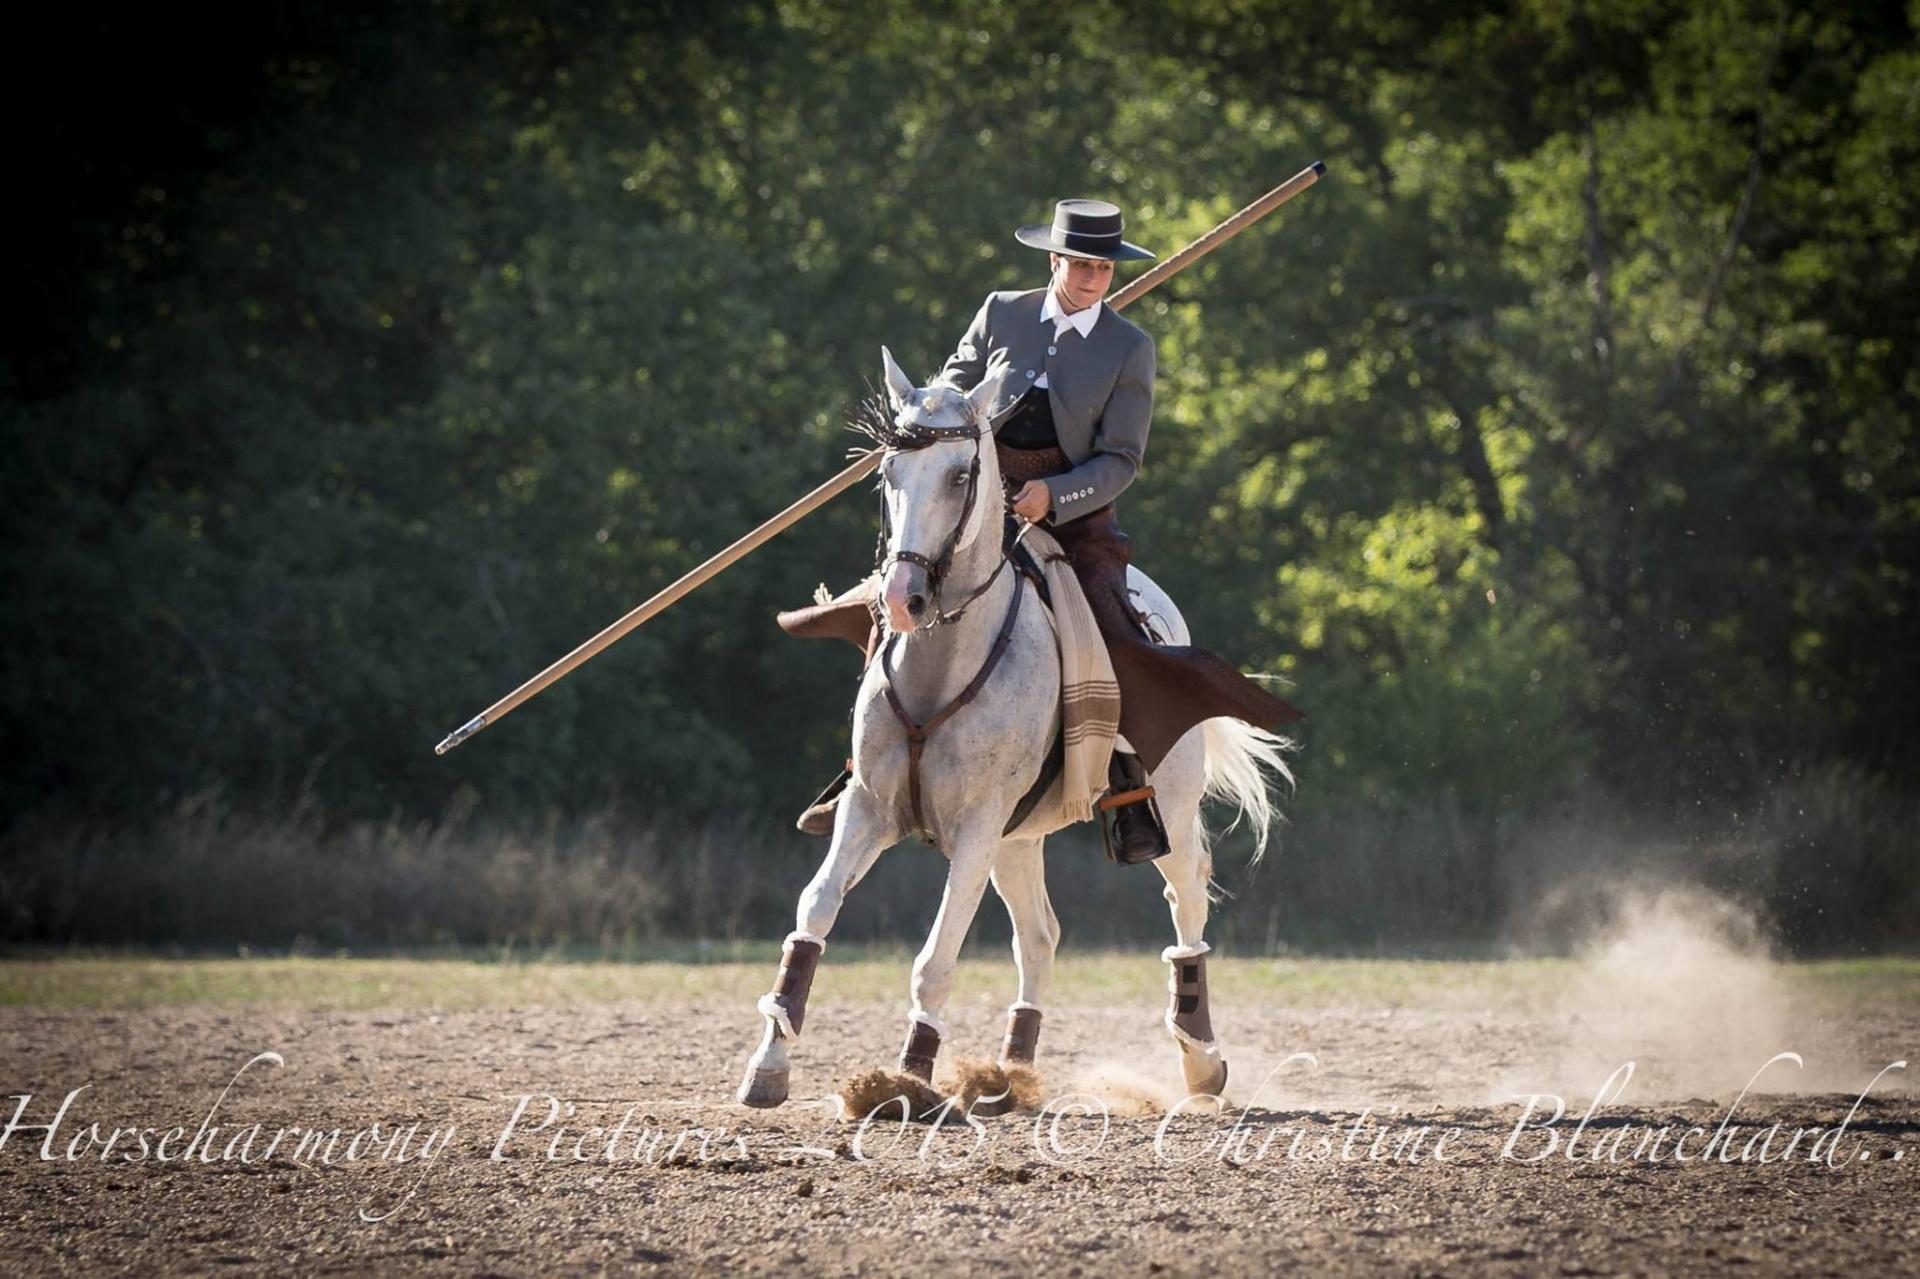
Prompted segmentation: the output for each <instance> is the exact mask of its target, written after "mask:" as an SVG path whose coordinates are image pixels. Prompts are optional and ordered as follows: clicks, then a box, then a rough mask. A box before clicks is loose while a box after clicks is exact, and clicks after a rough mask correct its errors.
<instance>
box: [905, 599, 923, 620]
mask: <svg viewBox="0 0 1920 1279" xmlns="http://www.w3.org/2000/svg"><path fill="white" fill-rule="evenodd" d="M926 611H927V597H926V596H924V595H909V596H907V615H908V616H909V617H918V616H920V614H922V613H924V612H926Z"/></svg>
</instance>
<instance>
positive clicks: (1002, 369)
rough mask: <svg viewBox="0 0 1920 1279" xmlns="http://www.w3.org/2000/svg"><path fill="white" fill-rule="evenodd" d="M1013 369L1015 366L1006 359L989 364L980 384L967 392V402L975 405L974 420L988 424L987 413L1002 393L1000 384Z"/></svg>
mask: <svg viewBox="0 0 1920 1279" xmlns="http://www.w3.org/2000/svg"><path fill="white" fill-rule="evenodd" d="M1012 369H1013V366H1012V365H1011V364H1008V363H1007V362H1005V361H1004V360H1002V361H999V362H997V363H995V364H993V365H991V366H989V367H988V369H987V373H986V376H985V377H983V378H981V379H980V384H979V385H978V386H976V387H974V388H973V389H972V390H971V391H968V392H967V403H968V404H970V405H972V406H973V416H974V420H975V421H977V422H979V423H980V424H981V425H982V426H985V425H986V424H987V414H988V413H989V412H990V411H991V410H992V408H993V401H994V398H995V397H996V396H998V395H999V394H1000V386H1001V384H1002V383H1004V382H1005V381H1006V380H1007V374H1008V373H1009V372H1010V371H1012Z"/></svg>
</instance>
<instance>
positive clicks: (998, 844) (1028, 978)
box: [738, 348, 1291, 1107]
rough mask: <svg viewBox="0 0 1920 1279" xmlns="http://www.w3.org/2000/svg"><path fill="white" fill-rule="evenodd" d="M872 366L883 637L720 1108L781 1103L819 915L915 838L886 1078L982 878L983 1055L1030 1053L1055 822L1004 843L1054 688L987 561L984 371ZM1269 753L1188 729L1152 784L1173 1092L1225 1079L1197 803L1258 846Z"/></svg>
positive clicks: (1271, 772)
mask: <svg viewBox="0 0 1920 1279" xmlns="http://www.w3.org/2000/svg"><path fill="white" fill-rule="evenodd" d="M881 355H882V360H883V363H884V366H885V373H886V389H887V398H888V400H889V401H890V402H891V404H892V407H893V410H894V413H895V414H896V417H895V433H894V435H893V437H892V439H891V440H890V445H891V447H889V448H888V449H887V453H886V458H885V460H884V462H883V463H882V464H881V468H880V474H881V480H882V484H883V486H884V491H885V500H886V510H887V515H888V527H889V530H890V533H889V539H888V542H887V557H886V560H885V562H884V565H883V583H882V584H883V591H884V601H885V605H886V621H887V630H888V632H889V637H888V641H887V644H886V647H885V648H884V649H883V650H882V651H881V653H880V655H878V656H876V657H875V659H874V660H873V661H872V662H871V663H870V664H869V666H868V668H867V672H866V676H865V678H864V680H863V681H862V683H861V686H860V692H859V700H858V703H857V705H856V707H855V710H854V722H853V780H852V782H851V783H850V784H849V786H848V787H847V789H846V791H845V793H844V794H843V795H842V797H841V800H840V803H839V806H838V811H837V813H836V816H835V822H834V830H833V843H832V846H831V847H830V848H829V849H828V852H827V856H826V860H825V861H824V862H822V864H821V866H820V869H819V871H818V873H816V874H815V875H814V877H813V880H812V882H811V883H809V884H808V885H807V887H806V891H804V892H803V893H802V894H801V895H800V902H799V909H798V911H797V917H796V921H795V929H794V932H793V933H792V934H791V935H789V936H788V938H787V941H786V947H785V953H784V955H783V957H782V960H781V970H780V975H779V979H778V981H777V982H776V983H775V986H774V990H773V992H772V993H771V994H769V995H766V996H764V997H763V998H762V999H761V1000H760V1004H759V1008H760V1011H761V1013H762V1014H763V1015H764V1016H765V1018H766V1026H765V1030H764V1033H763V1034H762V1036H761V1039H760V1043H759V1046H758V1047H757V1048H756V1049H755V1050H754V1052H753V1055H752V1056H751V1058H750V1059H749V1060H748V1062H747V1068H746V1075H745V1078H744V1079H743V1080H742V1081H741V1084H740V1089H739V1094H738V1096H739V1099H740V1100H741V1101H742V1102H744V1103H746V1104H747V1105H749V1106H763V1107H764V1106H777V1105H779V1104H781V1103H782V1102H784V1101H785V1100H786V1099H787V1093H788V1086H789V1077H790V1071H791V1060H792V1050H793V1046H794V1044H795V1043H796V1042H797V1041H798V1040H799V1038H800V1034H801V1030H802V1023H803V1020H804V1016H805V1012H806V1001H807V995H808V992H809V990H810V988H811V986H812V981H813V975H814V971H815V967H816V965H817V963H818V960H819V957H820V954H821V952H822V950H823V949H824V947H825V945H826V939H827V936H828V934H829V933H830V932H831V931H832V930H833V925H834V920H835V919H836V918H837V917H838V915H839V913H840V906H841V903H842V902H844V901H845V899H846V895H847V893H848V891H849V890H851V889H852V888H853V886H854V885H855V884H857V883H859V882H860V879H861V878H862V877H863V876H864V875H865V874H866V873H867V871H868V870H869V869H870V868H871V867H872V866H873V863H874V862H875V860H876V859H878V857H879V855H880V854H881V852H883V851H884V850H886V849H887V848H889V847H891V846H893V845H894V844H896V843H898V842H900V841H901V840H902V839H904V838H905V837H906V836H907V835H909V834H913V833H916V829H918V831H919V833H923V834H925V835H926V836H928V837H929V838H931V839H932V840H933V841H934V842H935V843H936V844H937V846H938V847H939V848H940V849H941V851H943V852H944V853H945V854H946V856H947V858H948V860H949V862H950V865H949V867H948V871H947V884H946V891H945V894H944V895H943V897H942V899H941V902H940V912H939V915H938V916H937V917H936V918H935V920H934V924H933V931H932V933H931V935H930V936H928V938H927V942H926V945H925V946H924V947H922V948H921V951H920V954H919V956H918V957H917V958H916V959H915V960H914V964H913V981H912V987H911V996H912V1003H911V1008H910V1011H909V1013H908V1037H907V1045H906V1048H905V1049H904V1050H903V1052H902V1061H901V1064H902V1068H903V1069H904V1070H907V1071H909V1072H911V1073H914V1074H917V1075H919V1076H921V1077H922V1078H927V1079H930V1078H931V1077H932V1070H933V1061H934V1057H935V1055H936V1054H937V1053H938V1052H939V1048H940V1045H941V1042H942V1041H943V1040H944V1039H945V1038H946V1026H945V1023H944V1022H943V1021H942V1020H941V1014H942V1012H943V1011H944V1009H945V1007H946V1003H947V997H948V995H949V993H950V992H951V990H952V987H953V971H954V964H955V962H956V960H957V959H958V957H959V954H960V947H961V943H962V942H963V941H964V940H965V938H966V935H967V930H968V928H969V927H970V926H971V924H972V922H973V917H974V912H975V911H976V910H977V909H978V908H979V905H980V899H981V896H982V895H983V894H984V892H985V891H986V887H987V884H988V883H989V882H991V883H992V884H993V887H994V890H995V891H996V892H997V893H998V894H999V895H1000V899H1001V900H1002V901H1003V902H1005V903H1006V907H1007V912H1008V914H1009V915H1010V916H1011V917H1012V921H1013V952H1014V962H1015V964H1016V966H1017V968H1018V971H1019V993H1018V997H1017V999H1016V1000H1015V1002H1014V1003H1013V1005H1012V1006H1011V1008H1010V1009H1009V1010H1008V1012H1009V1026H1008V1032H1007V1039H1006V1041H1005V1043H1004V1044H1003V1046H1002V1060H1003V1061H1006V1062H1011V1063H1021V1064H1026V1063H1031V1062H1032V1060H1033V1056H1034V1051H1035V1047H1036V1043H1037V1039H1038V1034H1039V1023H1040V1009H1041V1007H1042V1005H1043V1004H1044V1002H1045V1000H1046V998H1047V988H1048V984H1049V981H1050V979H1051V977H1052V973H1053V957H1054V948H1055V946H1056V945H1057V944H1058V942H1059V939H1060V924H1059V921H1058V920H1057V919H1056V918H1055V917H1054V913H1053V906H1052V904H1051V902H1049V900H1048V898H1047V887H1046V879H1045V870H1044V866H1043V863H1042V858H1041V846H1042V844H1043V843H1044V840H1045V837H1046V836H1047V835H1048V834H1050V833H1051V832H1052V831H1054V830H1057V829H1059V828H1060V827H1061V825H1063V822H1062V819H1061V818H1060V817H1059V815H1058V813H1053V814H1049V813H1047V812H1046V811H1045V809H1046V808H1047V805H1045V804H1042V805H1040V806H1039V807H1038V808H1037V809H1036V810H1035V811H1034V812H1033V813H1032V814H1031V815H1030V816H1029V817H1028V818H1026V819H1025V820H1024V821H1023V823H1022V824H1021V825H1020V826H1019V827H1018V828H1017V829H1015V830H1013V831H1011V832H1007V831H1006V827H1007V824H1008V821H1009V818H1010V817H1011V816H1012V815H1013V813H1014V809H1015V806H1016V805H1017V804H1018V803H1019V801H1020V799H1021V797H1022V796H1023V795H1024V794H1025V793H1026V792H1027V790H1028V788H1029V786H1030V785H1031V784H1032V783H1033V781H1034V779H1035V777H1036V776H1037V775H1038V773H1039V771H1040V768H1041V764H1042V761H1043V760H1044V758H1045V757H1046V755H1047V752H1048V749H1049V746H1050V745H1051V743H1052V740H1053V735H1054V733H1055V732H1056V730H1057V728H1058V726H1059V723H1060V681H1061V674H1060V655H1059V651H1058V647H1057V644H1056V641H1055V639H1054V635H1053V631H1052V628H1051V625H1050V623H1049V621H1048V618H1047V616H1046V614H1045V612H1044V609H1043V608H1042V606H1041V605H1040V603H1039V601H1038V599H1037V598H1033V597H1034V596H1035V594H1036V592H1035V588H1034V587H1033V585H1032V584H1031V582H1029V581H1028V580H1027V579H1026V578H1025V577H1023V576H1022V575H1021V574H1020V573H1019V572H1017V571H1014V569H1013V568H1012V567H1010V565H1009V562H1008V560H1007V558H1006V556H1005V554H1004V552H1003V549H1002V538H1001V529H1002V523H1003V519H1004V509H1005V507H1004V503H1003V500H1002V489H1001V482H1000V467H999V464H998V461H997V459H996V457H995V454H994V448H993V437H992V434H991V432H990V431H989V430H988V428H987V422H986V418H987V406H988V405H989V404H990V403H991V402H992V400H993V396H994V393H995V391H996V389H997V387H998V383H999V380H1000V376H1001V374H1000V373H996V374H990V375H989V377H988V378H987V379H986V380H984V381H983V382H982V383H981V385H980V386H978V387H977V388H975V389H974V391H973V392H972V393H971V394H965V393H962V392H960V391H957V390H954V389H952V388H950V387H945V386H938V385H936V386H931V387H927V388H924V389H918V390H916V389H915V388H914V386H913V384H912V382H911V381H909V380H908V378H907V377H906V375H905V374H903V373H902V372H901V371H900V368H899V366H898V365H897V364H895V363H894V360H893V357H892V355H891V354H890V353H888V352H887V351H886V350H885V349H884V348H883V349H882V351H881ZM1003 372H1004V371H1002V373H1003ZM1129 583H1130V585H1131V587H1132V588H1133V589H1134V590H1135V591H1136V592H1137V594H1138V598H1139V600H1140V604H1141V607H1142V610H1143V611H1144V612H1146V613H1147V614H1148V615H1149V616H1152V617H1154V618H1155V620H1156V621H1158V622H1160V624H1161V626H1162V628H1163V629H1164V630H1165V631H1167V632H1169V633H1168V634H1166V635H1165V636H1164V639H1165V640H1166V642H1169V643H1175V644H1185V643H1189V642H1190V640H1189V637H1188V634H1187V626H1186V622H1185V621H1184V620H1183V619H1182V618H1181V616H1180V613H1179V610H1178V609H1176V608H1175V607H1174V605H1173V601H1172V600H1171V599H1169V598H1168V597H1167V595H1166V593H1165V592H1164V591H1162V590H1161V589H1160V588H1159V587H1158V586H1157V585H1155V584H1154V583H1153V582H1152V581H1151V580H1150V579H1149V578H1147V576H1146V575H1145V574H1143V573H1141V572H1140V571H1139V570H1138V569H1130V570H1129ZM1023 600H1024V606H1022V601H1023ZM935 623H938V624H935ZM1003 632H1004V635H1003ZM890 659H891V660H890ZM969 688H971V689H972V690H973V693H972V695H971V696H965V694H966V693H967V691H968V690H969ZM890 695H891V699H893V700H890ZM909 720H911V725H912V726H911V727H910V726H909V723H908V721H909ZM916 735H917V736H919V737H920V741H919V742H918V743H917V744H916V743H915V742H914V741H913V740H912V739H913V738H914V737H915V736H916ZM1286 748H1287V743H1286V741H1285V739H1283V738H1279V737H1276V736H1274V735H1273V734H1271V733H1268V732H1265V731H1263V730H1261V729H1258V728H1254V727H1252V726H1250V725H1247V724H1244V723H1242V722H1241V721H1239V720H1233V719H1210V720H1207V721H1205V722H1204V723H1203V724H1202V725H1200V726H1199V728H1197V729H1196V730H1194V731H1191V732H1189V733H1188V734H1187V735H1186V736H1185V737H1183V738H1182V739H1181V740H1180V742H1179V743H1178V744H1177V745H1176V746H1175V747H1174V749H1173V750H1172V751H1171V752H1170V753H1169V754H1168V755H1167V756H1166V758H1165V759H1164V760H1162V761H1161V763H1160V765H1159V766H1158V767H1157V768H1156V769H1155V770H1154V773H1153V777H1152V784H1153V786H1154V789H1155V791H1156V792H1157V796H1158V802H1159V805H1160V811H1161V814H1162V817H1163V818H1164V820H1165V823H1166V827H1167V836H1168V842H1169V844H1170V845H1171V847H1172V852H1171V853H1169V854H1168V855H1166V856H1163V857H1161V858H1159V859H1158V860H1157V861H1155V862H1154V865H1156V866H1158V867H1159V869H1160V873H1161V875H1162V876H1164V877H1165V879H1166V890H1165V896H1166V899H1167V902H1168V904H1169V905H1170V906H1171V907H1172V913H1173V928H1174V936H1175V944H1174V945H1173V946H1170V947H1168V948H1167V949H1166V951H1164V952H1163V955H1162V958H1163V959H1164V960H1165V961H1166V962H1167V963H1169V964H1170V965H1171V966H1172V973H1171V980H1170V983H1169V984H1170V988H1171V990H1172V999H1171V1003H1170V1005H1169V1007H1168V1010H1167V1018H1166V1025H1167V1028H1168V1031H1169V1032H1170V1033H1171V1034H1172V1036H1173V1038H1174V1040H1175V1042H1176V1043H1177V1045H1178V1047H1179V1052H1180V1065H1181V1071H1182V1074H1183V1076H1184V1078H1185V1080H1186V1084H1187V1087H1188V1089H1189V1090H1190V1091H1192V1092H1194V1093H1202V1094H1216V1095H1217V1094H1218V1093H1219V1092H1220V1090H1221V1088H1222V1087H1223V1086H1224V1085H1225V1083H1226V1075H1227V1070H1226V1062H1225V1060H1224V1059H1223V1058H1222V1056H1221V1053H1220V1047H1219V1044H1218V1042H1217V1040H1216V1038H1215V1036H1214V1033H1213V1029H1212V1024H1211V1020H1210V1017H1209V1013H1208V1008H1207V997H1206V968H1205V959H1204V956H1205V955H1206V953H1207V950H1208V946H1207V943H1206V941H1205V936H1204V935H1205V932H1206V925H1207V910H1208V905H1209V900H1208V887H1209V883H1210V877H1211V874H1212V856H1211V853H1210V851H1209V847H1208V831H1207V828H1206V826H1205V825H1204V824H1203V823H1202V821H1201V815H1200V805H1201V801H1202V800H1204V799H1207V798H1219V799H1224V800H1227V801H1229V802H1230V803H1232V804H1233V805H1235V806H1237V807H1238V809H1239V810H1240V814H1241V816H1244V817H1245V818H1247V819H1248V820H1249V821H1250V823H1251V824H1252V826H1253V828H1254V830H1255V831H1256V835H1257V838H1258V840H1259V843H1260V846H1261V847H1262V848H1264V846H1265V842H1266V832H1267V828H1268V826H1269V824H1270V823H1271V821H1272V819H1273V805H1272V799H1271V796H1270V794H1269V786H1270V785H1271V784H1272V783H1274V782H1275V781H1277V780H1280V779H1286V780H1289V781H1290V780H1291V778H1290V776H1289V774H1288V773H1287V770H1286V766H1285V764H1284V762H1283V760H1282V757H1281V752H1282V751H1283V750H1285V749H1286ZM916 791H917V792H918V793H917V794H916V793H915V792H916ZM1238 820H1239V818H1238V817H1236V818H1235V821H1236V822H1237V821H1238ZM1256 855H1257V851H1256Z"/></svg>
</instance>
